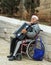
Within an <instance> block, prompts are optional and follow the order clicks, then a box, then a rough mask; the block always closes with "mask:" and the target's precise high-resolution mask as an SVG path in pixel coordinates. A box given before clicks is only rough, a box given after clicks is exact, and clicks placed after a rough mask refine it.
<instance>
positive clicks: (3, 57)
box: [0, 38, 51, 65]
mask: <svg viewBox="0 0 51 65" xmlns="http://www.w3.org/2000/svg"><path fill="white" fill-rule="evenodd" d="M9 47H10V43H9V42H6V41H5V40H3V39H1V38H0V65H31V64H32V65H51V62H48V61H46V60H43V61H34V60H29V59H28V58H27V57H25V58H24V57H23V59H22V60H21V61H8V58H7V55H9Z"/></svg>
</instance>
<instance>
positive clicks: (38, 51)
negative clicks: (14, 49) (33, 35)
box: [33, 38, 45, 61]
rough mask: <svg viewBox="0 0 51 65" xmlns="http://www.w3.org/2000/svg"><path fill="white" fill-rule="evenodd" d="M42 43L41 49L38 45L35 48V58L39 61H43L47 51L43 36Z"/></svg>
mask: <svg viewBox="0 0 51 65" xmlns="http://www.w3.org/2000/svg"><path fill="white" fill-rule="evenodd" d="M36 42H38V41H37V40H36ZM40 44H41V49H39V48H36V47H35V48H34V54H33V59H34V60H37V61H41V60H42V59H43V56H44V53H45V48H44V45H43V43H42V39H41V38H40Z"/></svg>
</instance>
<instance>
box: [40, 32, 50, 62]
mask: <svg viewBox="0 0 51 65" xmlns="http://www.w3.org/2000/svg"><path fill="white" fill-rule="evenodd" d="M40 36H41V37H42V40H43V42H44V46H45V56H44V58H45V60H48V61H51V33H46V32H40Z"/></svg>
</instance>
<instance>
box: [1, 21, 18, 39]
mask: <svg viewBox="0 0 51 65" xmlns="http://www.w3.org/2000/svg"><path fill="white" fill-rule="evenodd" d="M18 27H19V26H18V25H13V24H10V23H8V22H4V21H0V37H1V38H4V39H7V40H9V39H10V36H11V35H12V33H13V32H14V31H15V30H16V29H17V28H18Z"/></svg>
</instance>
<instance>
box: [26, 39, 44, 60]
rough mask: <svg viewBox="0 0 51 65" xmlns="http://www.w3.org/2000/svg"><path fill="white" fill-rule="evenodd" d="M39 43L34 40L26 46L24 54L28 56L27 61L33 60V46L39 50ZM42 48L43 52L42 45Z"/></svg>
mask: <svg viewBox="0 0 51 65" xmlns="http://www.w3.org/2000/svg"><path fill="white" fill-rule="evenodd" d="M36 43H37V44H38V45H36ZM40 43H41V42H40V39H39V40H38V39H37V42H36V41H35V40H34V41H31V42H30V43H29V44H28V46H27V50H26V53H27V56H28V58H29V59H33V54H34V48H35V46H37V47H38V48H41V47H40ZM42 43H44V42H43V41H42ZM42 46H43V49H44V50H45V47H44V45H42Z"/></svg>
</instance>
